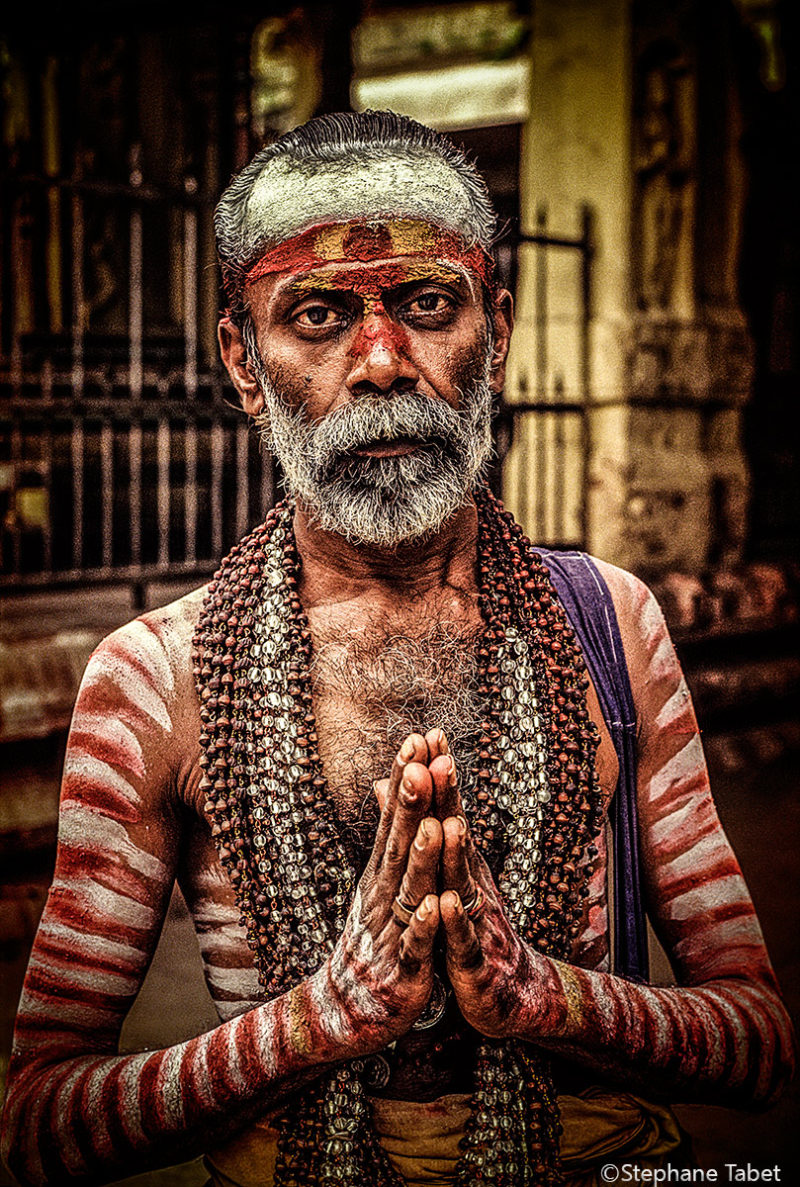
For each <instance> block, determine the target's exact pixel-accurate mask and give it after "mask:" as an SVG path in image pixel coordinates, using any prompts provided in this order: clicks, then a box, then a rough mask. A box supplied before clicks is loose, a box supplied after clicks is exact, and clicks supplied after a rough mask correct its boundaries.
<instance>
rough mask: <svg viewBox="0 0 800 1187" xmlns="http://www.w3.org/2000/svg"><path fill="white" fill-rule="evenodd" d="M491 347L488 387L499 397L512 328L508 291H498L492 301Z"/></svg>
mask: <svg viewBox="0 0 800 1187" xmlns="http://www.w3.org/2000/svg"><path fill="white" fill-rule="evenodd" d="M492 318H493V325H494V329H493V345H492V358H491V363H490V366H491V375H490V377H489V387H490V388H491V389H492V391H493V392H494V394H495V395H496V396H497V395H500V393H501V392H502V390H503V388H504V386H505V382H506V359H507V358H508V347H509V344H510V342H511V331H512V330H513V328H514V298H513V297H512V296H511V293H510V292H509V291H508V289H499V290H498V291H497V293H496V294H495V296H494V299H493V301H492Z"/></svg>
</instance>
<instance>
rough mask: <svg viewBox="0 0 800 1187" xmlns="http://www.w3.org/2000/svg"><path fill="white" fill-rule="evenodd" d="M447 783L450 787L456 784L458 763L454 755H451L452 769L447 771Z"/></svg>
mask: <svg viewBox="0 0 800 1187" xmlns="http://www.w3.org/2000/svg"><path fill="white" fill-rule="evenodd" d="M447 783H448V786H449V787H455V785H456V764H455V759H454V758H453V756H452V755H450V769H449V771H448V772H447Z"/></svg>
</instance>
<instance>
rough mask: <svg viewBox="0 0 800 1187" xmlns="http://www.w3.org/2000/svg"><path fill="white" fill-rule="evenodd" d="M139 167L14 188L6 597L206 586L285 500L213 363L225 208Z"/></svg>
mask: <svg viewBox="0 0 800 1187" xmlns="http://www.w3.org/2000/svg"><path fill="white" fill-rule="evenodd" d="M135 165H136V161H135V154H133V155H132V170H131V182H130V184H127V185H121V184H114V185H110V184H99V183H97V182H85V181H81V180H80V179H77V180H76V179H74V178H73V179H68V180H65V179H60V178H47V177H42V176H28V177H26V176H19V175H17V176H13V175H12V176H11V177H9V178H7V179H6V181H7V192H8V194H9V197H10V201H8V202H7V203H6V204H5V205H4V210H3V215H2V226H1V232H2V244H0V249H1V250H2V258H3V265H4V267H3V280H2V298H3V300H2V306H1V307H0V342H1V344H2V352H1V353H0V519H1V523H2V530H1V532H0V583H1V584H2V585H3V586H5V587H12V588H13V587H25V586H30V585H33V586H49V585H59V584H62V583H71V582H75V581H87V582H97V581H103V580H109V579H115V580H130V581H132V582H140V581H143V580H148V579H152V578H156V577H157V578H178V577H183V576H186V577H187V579H188V578H189V577H190V576H192V575H198V576H202V575H207V574H209V573H210V572H212V571H213V570H214V568H215V567H216V564H217V563H218V561H219V559H220V558H221V557H222V556H223V555H224V553H225V551H227V550H228V549H229V548H230V547H231V546H232V544H233V543H234V542H235V540H237V539H238V538H239V537H240V536H241V535H243V534H244V533H245V532H246V531H247V530H248V529H249V528H250V527H251V526H252V525H253V524H255V523H257V522H259V521H260V519H262V518H263V516H264V514H265V513H266V511H267V510H268V508H269V507H270V506H271V505H272V503H273V501H274V497H275V491H274V475H273V466H272V462H271V460H270V459H269V458H268V457H263V456H262V454H261V452H260V449H259V446H258V441H257V439H256V437H255V434H254V433H253V431H252V429H251V427H250V426H249V425H248V422H247V420H246V418H245V417H244V415H243V414H242V413H241V412H240V411H239V410H238V409H236V408H235V407H233V406H232V402H233V396H234V393H233V389H232V388H231V387H230V386H229V385H227V384H226V383H225V382H224V379H223V376H224V371H223V369H222V368H221V365H220V364H219V363H218V362H217V361H216V360H215V359H214V356H215V354H216V343H215V341H214V336H213V324H214V315H215V312H216V308H217V301H218V297H217V292H216V277H215V274H214V271H213V269H210V268H208V267H206V263H207V260H208V255H209V253H208V250H205V251H204V244H203V241H202V237H203V236H205V240H206V243H208V241H209V239H210V216H211V210H210V205H209V204H208V203H207V202H205V201H203V200H202V199H201V198H200V197H199V196H198V194H197V187H196V185H195V184H194V182H193V179H192V178H190V177H189V178H186V179H185V183H184V186H183V188H182V190H180V191H178V192H165V191H163V190H157V189H154V188H152V187H147V186H145V185H143V184H142V183H141V181H140V177H139V174H138V172H137V170H136V167H135ZM98 228H99V230H98ZM204 319H205V324H203V321H204ZM229 401H230V402H229Z"/></svg>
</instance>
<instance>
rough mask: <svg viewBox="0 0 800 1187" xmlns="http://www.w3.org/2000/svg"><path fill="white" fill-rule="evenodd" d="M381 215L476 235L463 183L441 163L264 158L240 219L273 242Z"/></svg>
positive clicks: (429, 158)
mask: <svg viewBox="0 0 800 1187" xmlns="http://www.w3.org/2000/svg"><path fill="white" fill-rule="evenodd" d="M378 216H386V217H392V218H398V217H406V218H419V219H423V220H424V221H426V222H431V223H434V224H435V225H437V226H440V227H444V228H446V229H449V230H453V231H458V232H459V233H460V234H461V235H463V236H464V237H465V238H472V239H477V238H478V237H479V228H478V227H477V225H476V223H475V219H474V217H473V215H472V212H471V209H470V204H469V199H468V195H467V191H466V188H465V187H464V185H463V183H462V182H461V179H460V178H459V176H458V174H457V173H456V172H455V171H454V170H453V169H452V168H451V167H450V166H449V165H446V164H445V163H444V162H443V161H440V160H438V158H436V157H433V156H430V155H427V154H425V155H424V156H423V155H420V156H417V157H414V158H413V159H409V160H404V159H402V158H399V157H390V158H388V159H383V160H366V161H353V162H351V161H343V162H337V163H333V162H331V163H330V164H326V165H324V166H317V168H316V169H315V171H314V172H313V174H312V173H309V172H308V171H307V170H306V169H303V168H301V167H300V166H298V165H297V164H296V163H294V162H290V161H288V160H285V159H281V158H278V159H275V160H272V161H268V162H267V164H266V165H265V166H264V168H263V170H262V171H261V174H260V176H259V178H258V180H257V181H256V183H255V185H254V186H253V189H252V192H251V194H250V197H249V198H248V201H247V223H248V224H249V225H250V227H251V228H252V227H253V224H257V225H259V226H260V227H263V229H264V233H265V236H266V238H267V242H268V243H280V242H281V241H282V240H284V239H288V238H290V237H291V236H292V235H296V234H298V233H299V232H301V231H304V230H307V229H308V228H309V227H313V226H315V225H317V224H319V223H330V222H348V221H350V220H351V219H357V218H372V217H378Z"/></svg>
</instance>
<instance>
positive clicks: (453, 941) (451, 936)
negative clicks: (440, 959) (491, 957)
mask: <svg viewBox="0 0 800 1187" xmlns="http://www.w3.org/2000/svg"><path fill="white" fill-rule="evenodd" d="M439 911H440V914H441V917H442V923H443V924H444V931H445V939H446V941H447V962H448V964H450V965H454V966H455V967H456V968H458V969H465V970H468V971H472V970H474V969H476V968H478V967H479V966H480V965H481V964H483V950H482V948H481V946H480V942H479V940H478V936H477V934H476V932H475V928H474V927H473V925H472V921H471V919H470V918H469V917H468V916H467V913H466V911H465V910H464V907H463V906H462V903H461V899H460V898H459V896H458V895H457V894H456V892H455V891H454V890H446V891H445V893H444V894H443V895H441V897H440V899H439Z"/></svg>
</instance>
